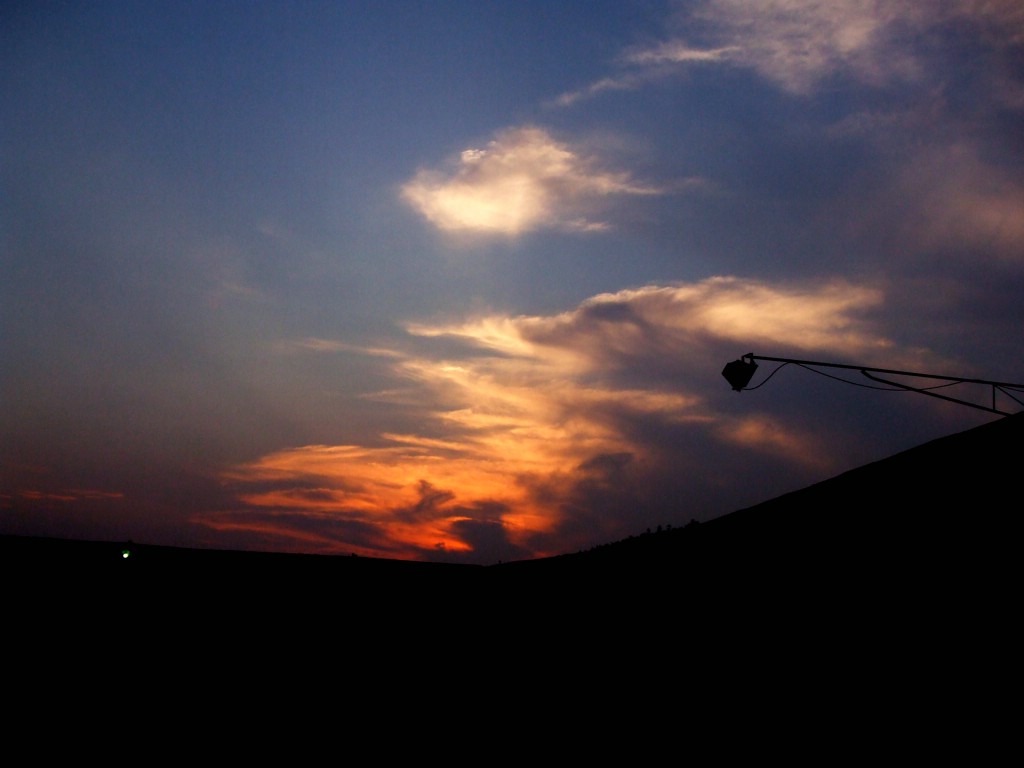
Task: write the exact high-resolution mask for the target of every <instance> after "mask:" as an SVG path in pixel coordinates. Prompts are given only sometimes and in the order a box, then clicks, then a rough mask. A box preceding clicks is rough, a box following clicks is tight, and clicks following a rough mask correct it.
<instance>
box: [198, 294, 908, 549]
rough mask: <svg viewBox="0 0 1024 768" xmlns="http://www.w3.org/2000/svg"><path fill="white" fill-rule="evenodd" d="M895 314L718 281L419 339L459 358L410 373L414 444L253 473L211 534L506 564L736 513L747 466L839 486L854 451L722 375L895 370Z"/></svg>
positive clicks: (329, 451) (841, 297) (875, 304)
mask: <svg viewBox="0 0 1024 768" xmlns="http://www.w3.org/2000/svg"><path fill="white" fill-rule="evenodd" d="M883 299H884V297H883V294H882V293H881V292H880V291H879V290H878V289H876V288H873V287H870V286H864V285H856V284H851V283H846V282H842V281H829V282H822V283H815V284H769V283H763V282H759V281H755V280H746V279H741V278H737V277H715V278H710V279H708V280H704V281H701V282H697V283H683V284H675V285H650V286H645V287H642V288H637V289H631V290H623V291H619V292H616V293H611V294H603V295H599V296H595V297H592V298H591V299H589V300H587V301H585V302H583V303H582V304H580V305H579V306H577V307H575V308H574V309H572V310H570V311H567V312H564V313H561V314H557V315H543V316H542V315H528V316H527V315H524V316H507V315H490V316H487V317H478V318H468V319H466V320H464V321H462V322H459V323H454V324H448V325H437V324H419V325H410V326H409V327H408V332H409V335H410V338H409V340H408V343H409V345H410V346H411V347H412V348H414V349H415V348H417V345H416V344H415V340H416V339H421V338H437V337H445V338H447V339H448V340H449V341H450V342H451V343H449V344H447V345H445V346H444V349H445V350H447V351H446V353H445V355H444V356H443V357H442V356H439V355H437V354H436V353H433V354H427V353H420V354H413V353H410V354H407V355H406V356H404V357H401V358H397V359H395V360H394V369H393V374H394V375H395V376H396V377H398V378H400V379H401V380H402V381H403V382H405V386H406V387H407V388H411V389H412V390H413V391H415V392H416V393H417V394H418V397H417V401H418V403H419V408H418V410H416V411H415V412H413V413H412V414H411V420H410V422H409V428H408V430H407V431H404V432H392V433H387V434H384V435H381V436H380V440H379V441H377V442H376V444H375V445H307V446H297V447H292V448H284V449H281V450H279V451H276V452H273V453H270V454H267V455H265V456H262V457H261V458H259V459H257V460H255V461H252V462H248V463H244V464H241V465H238V466H235V467H233V468H231V469H230V470H229V471H226V472H225V473H224V474H223V476H222V481H223V482H224V483H225V485H226V487H227V488H228V489H231V490H232V491H233V492H234V493H235V494H236V495H237V498H238V499H239V503H240V508H239V509H238V510H237V512H236V513H234V516H233V515H232V513H229V512H225V513H223V514H221V515H218V516H216V518H215V520H214V521H213V523H212V524H216V525H220V526H223V525H226V524H233V525H241V526H243V527H244V526H245V525H246V523H245V521H246V520H250V521H251V524H252V525H253V526H254V527H255V528H258V530H260V531H263V532H265V531H266V529H267V526H268V522H267V521H268V520H271V519H272V520H274V521H275V522H274V525H276V526H281V525H283V521H287V520H290V519H297V518H302V519H305V520H307V521H308V520H309V519H316V520H322V521H325V522H324V525H325V526H327V527H328V528H329V529H330V530H332V531H334V532H335V533H336V534H337V535H339V536H341V535H342V532H344V531H345V530H347V528H348V527H352V526H355V529H356V530H358V531H359V539H358V541H353V540H352V539H344V540H340V541H335V542H334V543H333V544H332V545H330V546H332V547H333V548H334V549H335V550H337V551H342V552H344V551H356V552H358V553H360V554H369V555H373V554H378V555H381V554H384V556H389V557H405V558H409V559H439V558H440V559H444V560H447V561H458V560H466V561H469V562H481V561H485V562H495V561H496V560H499V559H506V560H507V559H515V558H522V557H528V556H543V555H552V554H558V553H559V552H560V551H566V547H569V548H570V549H572V548H574V546H576V547H579V548H583V547H586V546H592V545H595V544H599V543H603V542H607V541H609V540H614V539H617V538H620V537H624V536H627V535H631V534H633V533H636V532H638V530H639V531H642V530H643V529H644V528H646V527H649V526H650V525H651V524H652V523H653V524H660V522H665V521H668V522H672V516H676V518H677V521H679V522H682V523H685V522H686V521H688V519H689V518H690V517H692V516H698V517H699V516H701V515H706V514H709V513H710V512H711V511H715V512H717V513H724V512H726V511H731V510H728V509H720V508H719V509H716V510H710V509H709V508H708V507H707V506H702V503H705V502H702V499H703V497H707V498H711V497H712V496H714V497H715V498H716V499H719V501H718V502H715V503H721V502H720V498H721V486H722V485H723V484H727V483H728V471H727V468H728V467H729V466H731V465H732V463H733V462H734V461H735V457H736V455H737V452H739V454H742V455H746V456H748V457H749V456H755V457H757V456H760V457H762V459H760V460H763V461H765V462H769V463H773V464H778V465H779V466H785V467H789V469H790V470H794V469H795V470H796V471H797V472H803V473H808V472H810V473H822V472H825V471H827V470H828V469H829V468H834V467H835V466H836V462H837V458H836V454H835V450H837V448H836V447H835V446H833V445H830V444H829V442H828V441H827V439H825V438H824V437H823V436H822V435H820V434H815V432H814V431H813V430H812V429H809V428H808V427H807V426H800V425H797V424H790V423H787V420H786V418H785V417H784V416H782V415H776V416H773V417H772V418H770V419H769V418H767V417H764V416H763V415H758V414H757V413H756V412H747V413H744V414H743V415H742V416H739V417H736V416H731V415H730V414H729V412H728V410H723V409H722V408H721V407H720V406H719V405H716V403H718V402H719V401H721V400H723V399H724V398H726V397H728V395H727V394H723V393H725V392H726V390H728V387H727V386H726V385H725V383H724V381H722V380H721V377H720V376H718V375H717V372H718V371H719V370H720V369H721V366H722V363H723V361H724V360H727V359H729V356H731V355H738V354H742V353H744V352H746V351H748V349H749V348H750V347H751V346H753V345H763V346H764V347H765V348H769V349H772V350H778V351H779V352H780V354H781V353H784V352H790V351H795V350H800V351H804V352H807V353H811V352H821V351H824V350H827V352H828V355H829V356H837V355H838V356H847V355H850V356H867V357H868V358H876V359H879V360H882V361H884V362H887V363H890V364H891V363H893V362H894V361H897V360H900V359H901V355H904V354H906V351H904V350H900V349H899V348H898V347H897V346H896V345H895V344H894V343H893V342H892V341H891V340H889V339H888V338H886V337H885V336H884V335H882V334H880V333H879V332H878V331H877V329H875V328H874V327H873V324H872V322H871V320H870V314H871V313H872V312H873V311H875V310H877V309H878V308H879V306H880V305H881V304H882V303H883ZM423 346H424V347H425V348H426V349H427V350H433V349H437V347H436V345H423ZM460 349H461V350H462V351H461V352H460V351H459V350H460ZM385 397H387V395H385ZM406 407H408V404H407V405H406ZM708 467H712V469H710V470H709V469H708ZM715 467H718V468H719V469H718V470H717V471H716V469H714V468H715ZM712 488H714V489H715V493H714V494H712V493H711V489H712ZM684 492H685V495H686V503H685V504H681V503H680V501H679V499H680V498H681V494H682V493H684ZM615 510H617V511H615ZM623 510H629V513H628V514H625V515H624V514H623ZM613 511H615V513H614V514H612V512H613ZM659 516H660V520H659V519H658V518H659ZM679 518H682V519H679ZM309 527H310V525H305V526H304V527H303V529H302V532H301V535H302V536H303V537H304V540H308V537H309V536H310V533H309V530H308V528H309ZM312 527H315V526H312ZM325 541H326V539H325ZM324 546H328V545H327V544H324Z"/></svg>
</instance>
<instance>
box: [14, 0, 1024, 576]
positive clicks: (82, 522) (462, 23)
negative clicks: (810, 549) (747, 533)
mask: <svg viewBox="0 0 1024 768" xmlns="http://www.w3.org/2000/svg"><path fill="white" fill-rule="evenodd" d="M0 43H2V45H0V51H2V52H0V61H2V67H0V78H2V79H0V105H2V116H3V117H2V123H0V125H2V128H0V161H2V166H0V181H2V200H3V207H2V209H0V217H2V218H0V248H2V252H0V259H2V260H0V351H2V356H3V360H4V364H3V366H2V370H0V397H2V401H3V408H2V409H0V533H18V534H25V535H45V536H58V537H64V538H88V539H114V540H126V539H131V540H134V541H139V542H149V543H159V544H171V545H178V546H190V547H217V548H241V549H256V550H275V551H297V552H317V553H339V554H348V553H352V552H355V553H358V554H361V555H366V556H379V557H394V558H402V559H423V560H443V561H450V562H474V563H483V564H489V563H493V562H497V561H499V560H512V559H523V558H528V557H538V556H545V555H551V554H558V553H562V552H569V551H577V550H579V549H585V548H588V547H591V546H594V545H596V544H601V543H606V542H608V541H612V540H617V539H619V538H624V537H626V536H629V535H633V534H636V533H641V532H643V531H644V530H646V529H647V528H654V527H656V526H658V525H673V526H676V525H684V524H686V523H687V522H689V521H690V520H691V519H696V520H706V519H710V518H712V517H715V516H718V515H721V514H725V513H728V512H731V511H733V510H735V509H738V508H741V507H742V506H748V505H750V504H753V503H756V502H758V501H762V500H765V499H767V498H770V497H772V496H775V495H779V494H780V493H784V492H786V491H789V490H794V489H796V488H799V487H803V486H805V485H807V484H809V483H812V482H816V481H818V480H821V479H824V478H826V477H830V476H832V475H835V474H838V473H839V472H842V471H844V470H846V469H849V468H852V467H854V466H858V465H860V464H863V463H866V462H868V461H874V460H877V459H880V458H884V457H885V456H888V455H891V454H892V453H894V452H896V451H899V450H903V449H905V448H909V447H911V446H913V445H916V444H919V443H921V442H923V441H926V440H929V439H932V438H935V437H939V436H942V435H945V434H949V433H951V432H955V431H960V430H962V429H966V428H969V427H971V426H974V425H977V424H979V423H982V422H984V421H986V420H990V419H992V418H998V416H995V415H992V414H987V413H985V412H983V411H979V410H974V409H970V408H964V407H962V406H956V405H952V404H948V403H943V402H940V401H938V400H936V399H932V398H926V397H922V396H919V395H915V394H913V393H896V392H879V391H877V390H869V389H865V388H861V387H853V386H849V385H847V384H844V383H842V382H837V381H835V380H833V379H828V378H826V377H823V376H817V375H815V374H814V373H813V372H810V371H806V370H801V369H799V368H796V367H787V368H785V369H784V370H782V371H780V372H779V373H778V375H777V376H775V377H773V378H772V379H771V381H770V382H768V383H767V384H766V385H765V386H764V387H763V388H761V389H758V390H756V391H752V392H749V393H736V392H733V391H731V390H730V389H729V387H728V385H727V384H726V383H725V381H724V379H723V378H722V377H721V369H722V367H723V366H724V364H725V363H726V362H728V361H730V360H733V359H735V358H737V357H739V356H740V355H742V354H745V353H747V352H754V353H755V354H759V355H766V356H778V357H794V358H800V359H810V360H822V361H826V362H836V363H855V364H863V365H869V366H877V367H884V368H893V369H899V370H911V371H923V372H931V373H938V374H947V375H956V376H968V377H974V378H983V379H991V380H997V381H1007V382H1021V381H1024V363H1022V362H1021V356H1020V350H1021V342H1022V341H1024V335H1022V331H1021V328H1022V327H1024V322H1022V321H1024V302H1022V300H1021V299H1022V297H1024V151H1022V150H1024V11H1022V10H1021V9H1020V7H1019V4H1018V3H1016V2H1009V1H1007V2H999V1H998V0H995V1H990V2H977V1H967V0H963V1H957V2H937V1H936V2H929V1H921V0H915V1H914V2H910V1H907V2H901V1H899V0H894V1H891V2H885V1H883V0H878V1H877V2H869V3H864V2H841V1H836V2H824V3H821V2H809V1H807V0H799V1H798V0H773V1H771V2H743V1H741V0H701V1H699V2H697V1H693V2H647V1H643V2H640V1H638V2H628V1H620V2H593V3H587V4H584V5H580V4H578V3H552V2H516V3H511V2H438V3H413V2H387V1H384V2H374V3H355V2H351V3H349V2H337V3H313V2H309V3H284V2H245V3H229V2H213V3H196V4H187V3H160V2H146V3H142V2H107V3H99V4H87V3H56V2H54V3H50V2H35V3H7V4H5V5H4V7H3V10H2V11H0ZM763 366H764V367H763V368H762V369H761V370H760V373H759V375H760V376H761V378H764V377H766V376H767V374H769V373H770V372H771V370H772V369H773V367H774V366H773V365H771V364H768V363H764V364H763ZM854 374H855V372H854ZM846 378H849V379H851V380H853V381H855V382H857V383H858V384H861V383H865V382H864V380H863V378H861V377H859V376H857V375H856V374H855V375H854V376H849V377H846ZM758 382H759V379H755V380H754V382H752V384H755V385H756V384H757V383H758ZM957 394H959V395H962V396H964V397H969V398H978V399H980V400H981V401H986V400H990V397H991V393H990V392H988V391H980V392H978V391H973V392H972V391H970V390H962V391H961V392H958V393H957ZM1001 405H1002V406H1003V407H1005V408H1008V409H1009V410H1015V409H1016V408H1017V403H1014V402H1012V401H1005V400H1004V401H1003V402H1002V403H1001ZM884 513H885V510H884V505H882V506H880V509H878V510H866V511H865V514H866V515H870V516H871V517H872V519H877V517H878V516H879V515H884Z"/></svg>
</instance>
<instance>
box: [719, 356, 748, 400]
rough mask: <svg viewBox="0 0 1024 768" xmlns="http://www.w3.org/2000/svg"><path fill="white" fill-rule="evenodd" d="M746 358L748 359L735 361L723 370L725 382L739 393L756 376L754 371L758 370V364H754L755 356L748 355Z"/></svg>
mask: <svg viewBox="0 0 1024 768" xmlns="http://www.w3.org/2000/svg"><path fill="white" fill-rule="evenodd" d="M746 357H747V359H744V358H740V359H739V360H733V361H732V362H731V363H728V364H726V366H725V368H723V369H722V375H723V376H725V380H726V381H728V382H729V386H731V387H732V388H733V389H735V390H736V391H737V392H740V391H742V390H743V388H744V387H745V386H747V384H749V383H750V380H751V379H752V378H753V376H754V371H756V370H757V363H755V362H754V357H753V355H747V356H746Z"/></svg>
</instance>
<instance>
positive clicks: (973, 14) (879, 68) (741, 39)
mask: <svg viewBox="0 0 1024 768" xmlns="http://www.w3.org/2000/svg"><path fill="white" fill-rule="evenodd" d="M675 23H676V24H677V25H679V26H686V27H687V30H688V33H689V34H691V35H693V36H695V37H696V36H698V35H699V36H701V37H703V38H706V39H707V40H710V41H713V43H712V44H711V45H709V46H707V47H701V46H698V45H693V44H692V43H691V42H690V41H689V40H687V39H685V38H680V37H670V38H669V39H666V40H663V41H661V42H658V43H656V44H654V45H651V46H648V47H644V48H634V49H630V50H627V51H625V52H624V53H623V54H622V56H620V58H619V63H620V64H622V65H624V66H626V67H629V68H630V69H631V71H627V72H626V73H624V74H620V75H618V76H615V77H608V78H602V79H601V80H599V81H597V82H596V83H594V84H593V85H590V86H588V87H585V88H582V89H579V90H577V91H573V92H570V93H566V94H563V95H562V96H560V97H559V98H558V99H557V100H556V101H555V103H556V104H558V105H560V106H569V105H571V104H574V103H576V102H578V101H580V100H582V99H584V98H588V97H591V96H595V95H597V94H599V93H602V92H606V91H610V90H625V89H632V88H636V87H639V86H641V85H642V84H644V83H645V82H648V81H650V80H653V79H656V78H661V77H664V76H666V75H669V74H672V73H673V72H676V71H679V69H680V68H684V67H690V66H693V65H706V64H722V65H728V66H735V67H744V68H747V69H751V70H753V71H755V72H757V73H758V74H759V75H761V76H762V77H764V78H765V79H767V80H769V81H771V82H773V83H775V84H776V85H777V86H779V87H780V88H781V89H783V90H784V91H787V92H789V93H792V94H795V95H804V94H808V93H811V92H813V91H814V90H816V89H817V88H818V87H819V85H820V84H821V83H822V82H823V81H825V80H827V79H828V78H830V77H832V76H835V75H840V74H841V75H845V76H848V77H852V78H854V79H856V80H858V81H860V82H863V83H867V84H870V85H875V86H880V85H885V84H887V83H890V82H894V81H913V80H916V79H918V78H919V77H921V76H922V74H923V72H924V71H925V68H926V67H927V61H926V59H927V53H926V51H925V50H924V48H923V47H922V46H921V45H919V43H920V42H922V40H921V39H920V35H921V33H923V32H934V31H940V30H943V29H948V28H951V27H954V26H956V25H961V26H964V27H969V28H970V29H971V30H972V31H973V32H974V33H975V34H976V36H977V37H978V38H979V39H980V40H982V41H984V43H985V44H986V45H988V46H990V47H993V48H1003V47H1007V46H1016V45H1019V44H1020V42H1021V41H1022V40H1024V11H1022V9H1021V6H1020V3H1019V2H1017V1H1016V0H958V1H954V2H950V1H949V0H868V1H867V2H865V0H831V2H827V3H823V2H820V0H764V1H763V2H756V3H752V2H750V1H749V0H706V1H705V2H701V3H697V4H694V5H693V6H688V7H687V9H686V10H685V12H683V13H681V14H680V15H679V17H678V18H677V19H676V20H675ZM915 37H917V38H918V40H917V41H916V42H915ZM1016 93H1017V96H1016V98H1019V91H1017V92H1016Z"/></svg>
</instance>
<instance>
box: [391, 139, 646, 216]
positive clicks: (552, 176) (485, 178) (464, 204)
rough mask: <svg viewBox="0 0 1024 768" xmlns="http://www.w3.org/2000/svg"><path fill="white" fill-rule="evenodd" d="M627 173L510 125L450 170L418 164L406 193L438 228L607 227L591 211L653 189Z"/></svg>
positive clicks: (469, 152)
mask: <svg viewBox="0 0 1024 768" xmlns="http://www.w3.org/2000/svg"><path fill="white" fill-rule="evenodd" d="M659 193H660V190H658V189H656V188H654V187H647V186H643V185H640V184H637V183H635V182H634V181H633V180H632V179H631V178H630V176H629V174H627V173H622V172H618V173H616V172H609V171H603V170H600V169H599V168H598V167H597V163H596V161H594V160H593V159H592V158H585V157H582V156H581V155H579V154H577V152H576V151H575V150H573V149H572V148H571V147H569V146H568V145H566V144H563V143H561V142H558V141H556V140H555V139H553V138H552V137H551V136H550V135H549V134H548V133H547V132H546V131H544V130H542V129H540V128H533V127H526V128H513V129H509V130H506V131H504V132H503V133H501V134H499V135H498V137H497V138H495V139H494V140H493V141H491V142H490V143H489V144H488V145H487V147H486V148H484V149H467V150H465V151H463V152H462V153H461V155H460V156H459V159H458V160H457V161H456V162H455V164H454V168H453V170H452V171H451V172H449V173H441V172H438V171H430V170H421V171H419V172H418V173H417V174H416V176H415V177H414V178H413V179H412V180H411V181H409V182H408V183H407V184H405V185H404V186H403V187H402V191H401V194H402V197H403V198H404V199H405V201H406V202H408V203H409V204H410V205H412V206H413V208H415V209H416V210H417V211H419V212H420V213H421V214H422V215H423V216H424V217H426V218H427V220H428V221H430V222H431V223H432V224H433V225H434V226H436V227H437V228H438V229H441V230H444V231H448V232H476V233H489V234H498V235H512V236H514V235H519V234H522V233H525V232H529V231H532V230H536V229H542V228H552V229H563V230H575V231H593V230H601V229H605V228H607V226H608V224H607V223H606V222H604V221H600V220H595V219H594V218H593V216H594V214H595V213H597V212H598V211H599V209H600V208H601V207H602V206H603V205H604V203H605V201H606V200H607V198H609V197H611V196H614V195H654V194H659Z"/></svg>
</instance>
